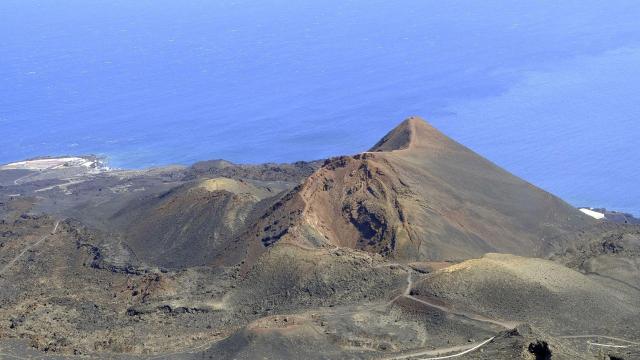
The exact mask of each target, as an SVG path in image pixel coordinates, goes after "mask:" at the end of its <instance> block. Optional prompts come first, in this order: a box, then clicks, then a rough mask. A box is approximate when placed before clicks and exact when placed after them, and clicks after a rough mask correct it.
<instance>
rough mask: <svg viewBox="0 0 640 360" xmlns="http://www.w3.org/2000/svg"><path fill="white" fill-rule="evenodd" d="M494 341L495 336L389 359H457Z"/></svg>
mask: <svg viewBox="0 0 640 360" xmlns="http://www.w3.org/2000/svg"><path fill="white" fill-rule="evenodd" d="M493 339H495V336H493V337H490V338H489V339H487V340H485V341H483V342H480V343H473V344H469V345H460V346H454V347H450V348H441V349H434V350H425V351H421V352H415V353H412V354H407V355H402V356H395V357H391V358H388V359H389V360H402V359H409V358H416V357H420V356H425V355H436V357H430V358H419V359H417V360H440V359H451V358H455V357H459V356H462V355H465V354H468V353H470V352H472V351H476V350H478V349H480V348H481V347H483V346H484V345H486V344H488V343H490V342H491V341H493ZM459 350H463V351H461V352H459V353H455V354H450V355H442V356H440V355H441V354H446V353H450V352H453V351H459Z"/></svg>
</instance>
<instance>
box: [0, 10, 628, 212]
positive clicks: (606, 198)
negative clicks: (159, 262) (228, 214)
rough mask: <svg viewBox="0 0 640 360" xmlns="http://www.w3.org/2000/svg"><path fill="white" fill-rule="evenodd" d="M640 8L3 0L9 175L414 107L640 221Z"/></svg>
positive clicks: (325, 131)
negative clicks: (60, 161)
mask: <svg viewBox="0 0 640 360" xmlns="http://www.w3.org/2000/svg"><path fill="white" fill-rule="evenodd" d="M639 19H640V1H636V0H629V1H618V0H610V1H586V0H581V1H544V0H541V1H519V0H518V1H515V0H514V1H506V0H502V1H494V0H485V1H455V0H452V1H434V0H395V1H380V0H366V1H365V0H324V1H310V0H299V1H291V0H181V1H176V0H173V1H169V0H135V1H132V0H2V1H0V163H6V162H10V161H14V160H19V159H23V158H29V157H34V156H39V155H62V154H98V155H103V156H106V157H107V158H108V160H109V163H110V165H112V166H115V167H123V168H141V167H148V166H159V165H165V164H190V163H192V162H195V161H198V160H203V159H215V158H224V159H228V160H231V161H234V162H240V163H256V162H289V161H295V160H312V159H320V158H325V157H328V156H331V155H339V154H352V153H357V152H360V151H363V150H366V149H368V148H369V147H370V146H371V145H372V144H374V143H375V142H376V141H377V140H378V139H379V138H380V137H381V136H382V135H384V134H385V133H386V132H387V131H388V130H390V129H391V128H392V127H394V126H395V125H396V124H397V123H398V122H400V121H401V120H403V119H404V118H406V117H408V116H409V115H420V116H422V117H424V118H426V119H427V120H428V121H430V122H431V123H432V124H433V125H435V126H436V127H438V128H439V129H441V130H442V131H444V132H445V133H446V134H448V135H449V136H451V137H453V138H454V139H456V140H458V141H459V142H462V143H463V144H465V145H467V146H468V147H470V148H472V149H473V150H475V151H477V152H478V153H480V154H482V155H484V156H486V157H487V158H489V159H490V160H492V161H494V162H495V163H497V164H499V165H500V166H503V167H505V168H506V169H508V170H509V171H511V172H513V173H515V174H517V175H519V176H521V177H523V178H525V179H527V180H529V181H530V182H532V183H534V184H536V185H538V186H540V187H542V188H544V189H546V190H549V191H551V192H553V193H556V194H558V195H560V196H561V197H563V198H564V199H566V200H567V201H569V202H571V203H572V204H574V205H576V206H598V207H607V208H610V209H615V210H620V211H627V212H632V213H635V214H640V181H639V180H640V150H638V144H639V143H640V20H639Z"/></svg>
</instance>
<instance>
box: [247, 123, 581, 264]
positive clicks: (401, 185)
mask: <svg viewBox="0 0 640 360" xmlns="http://www.w3.org/2000/svg"><path fill="white" fill-rule="evenodd" d="M591 221H592V220H591V219H588V218H587V217H585V216H584V215H583V214H581V213H580V212H578V211H577V210H576V209H574V208H573V207H571V206H570V205H568V204H567V203H565V202H564V201H562V200H561V199H559V198H557V197H555V196H553V195H551V194H549V193H547V192H545V191H543V190H541V189H539V188H536V187H535V186H533V185H531V184H529V183H527V182H525V181H523V180H521V179H519V178H517V177H515V176H513V175H511V174H509V173H508V172H506V171H504V170H502V169H500V168H499V167H497V166H496V165H494V164H492V163H491V162H489V161H487V160H486V159H484V158H482V157H481V156H479V155H477V154H475V153H474V152H473V151H471V150H469V149H467V148H466V147H464V146H462V145H460V144H458V143H456V142H455V141H453V140H451V139H450V138H448V137H446V136H445V135H443V134H442V133H440V132H439V131H437V130H436V129H434V128H433V127H432V126H430V125H429V124H427V123H426V122H424V121H423V120H421V119H419V118H415V117H414V118H410V119H408V120H406V121H404V122H403V123H401V124H400V125H399V126H398V127H396V128H395V129H394V130H392V131H391V132H390V133H389V134H387V135H386V136H385V137H384V138H383V139H382V140H380V142H378V144H376V145H375V146H374V147H373V148H372V149H371V150H370V151H368V152H365V153H363V154H359V155H355V156H352V157H339V158H335V159H331V160H328V161H327V162H325V164H324V165H323V166H322V167H321V168H320V169H319V170H317V171H316V172H315V173H313V174H312V175H311V176H310V177H309V178H308V179H307V180H306V181H305V182H304V184H303V185H301V186H300V187H298V188H296V189H295V190H294V191H293V192H291V193H290V194H289V195H288V196H287V197H286V198H284V199H283V201H281V202H280V203H278V204H276V205H275V206H274V207H273V208H272V209H270V211H269V212H268V213H267V214H265V215H264V216H263V217H262V219H261V220H260V221H259V222H258V223H257V224H256V225H255V226H254V228H253V232H252V233H251V234H250V237H251V238H250V239H249V240H250V241H253V240H255V239H259V240H261V242H262V245H263V246H270V245H272V244H273V243H275V242H278V241H284V242H295V243H299V244H304V245H307V246H344V247H351V248H356V249H362V250H367V251H371V252H376V253H379V254H382V255H386V256H389V257H392V258H397V259H404V260H428V259H431V260H434V259H453V260H456V259H457V260H459V259H467V258H471V257H477V256H480V255H482V254H484V253H487V252H507V253H513V254H519V255H528V256H540V255H543V254H547V253H550V252H553V251H554V250H555V251H558V250H559V249H561V248H562V247H563V244H558V243H557V242H553V241H551V239H555V238H558V237H560V236H561V235H563V234H565V233H567V232H570V231H573V230H575V229H578V228H581V227H584V226H586V225H588V224H590V223H591ZM256 251H257V250H256V249H255V248H254V250H253V252H254V253H255V252H256Z"/></svg>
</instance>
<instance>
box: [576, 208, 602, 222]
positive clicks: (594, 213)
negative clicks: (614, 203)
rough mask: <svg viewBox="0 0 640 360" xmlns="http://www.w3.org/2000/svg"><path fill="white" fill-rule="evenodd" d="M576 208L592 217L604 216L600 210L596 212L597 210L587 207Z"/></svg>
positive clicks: (600, 217)
mask: <svg viewBox="0 0 640 360" xmlns="http://www.w3.org/2000/svg"><path fill="white" fill-rule="evenodd" d="M578 210H580V211H582V212H583V213H585V214H587V215H589V216H591V217H592V218H594V219H598V220H602V219H604V217H605V216H604V214H603V213H600V212H597V211H593V210H591V209H588V208H580V209H578Z"/></svg>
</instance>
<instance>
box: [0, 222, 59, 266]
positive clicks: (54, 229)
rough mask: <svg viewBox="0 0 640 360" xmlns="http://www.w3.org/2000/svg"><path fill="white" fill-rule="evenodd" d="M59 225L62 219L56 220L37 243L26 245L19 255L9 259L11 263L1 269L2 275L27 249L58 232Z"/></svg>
mask: <svg viewBox="0 0 640 360" xmlns="http://www.w3.org/2000/svg"><path fill="white" fill-rule="evenodd" d="M58 225H60V221H56V224H55V226H54V227H53V230H51V232H50V233H48V234H46V235H45V236H43V237H42V238H41V239H40V240H38V241H36V242H35V243H33V244H31V245H29V246H27V247H25V248H24V249H23V250H22V251H21V252H20V253H19V254H18V255H16V257H14V258H13V259H11V261H9V263H7V265H5V266H4V267H3V268H2V270H0V276H1V275H4V274H5V273H6V272H7V270H9V269H10V268H11V267H12V266H13V265H14V264H15V263H16V262H17V261H18V260H19V259H20V258H21V257H22V256H24V254H26V253H27V251H29V250H31V249H33V248H34V247H36V246H39V245H40V244H42V243H43V242H44V241H45V240H47V238H48V237H49V236H50V235H53V234H55V233H56V231H57V230H58Z"/></svg>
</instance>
